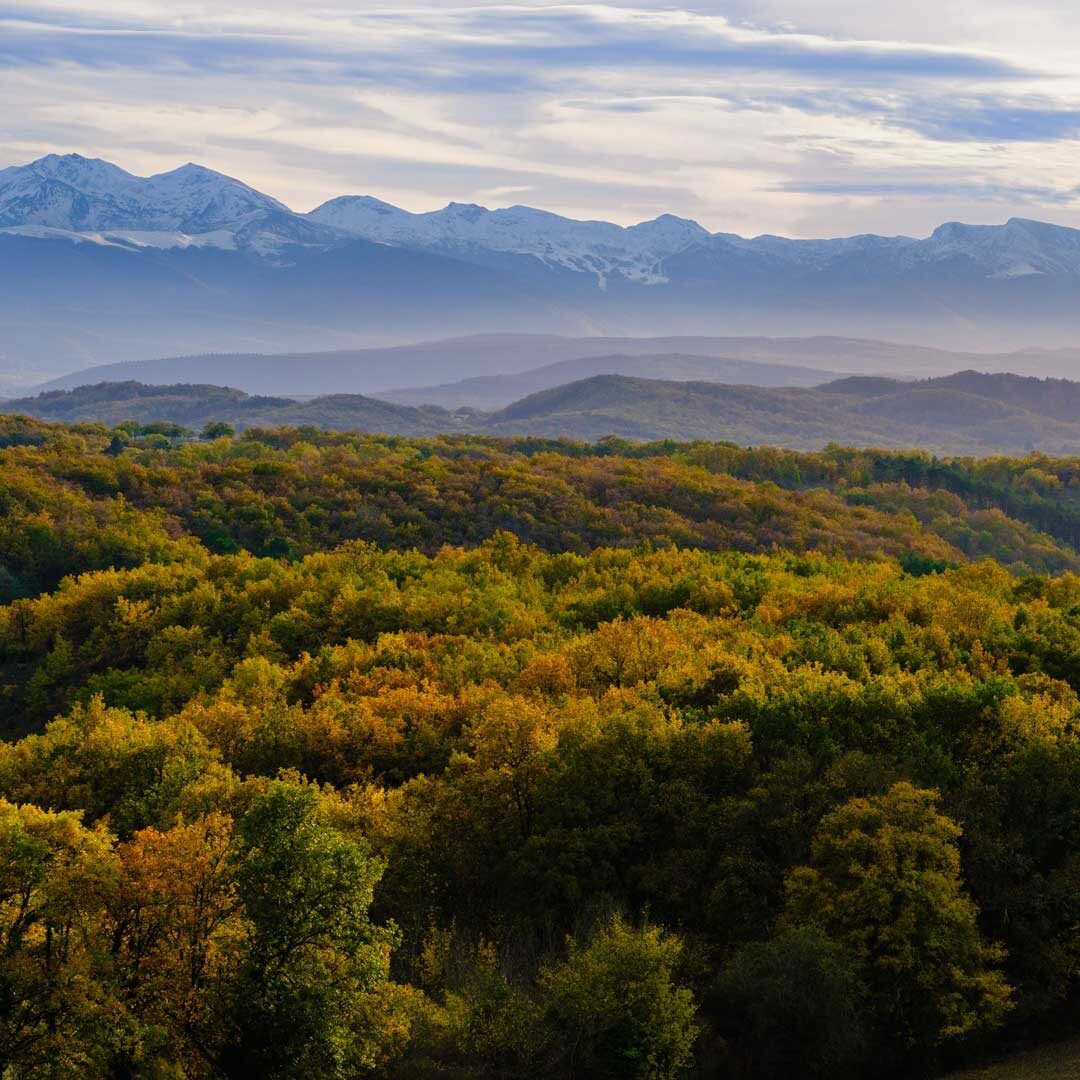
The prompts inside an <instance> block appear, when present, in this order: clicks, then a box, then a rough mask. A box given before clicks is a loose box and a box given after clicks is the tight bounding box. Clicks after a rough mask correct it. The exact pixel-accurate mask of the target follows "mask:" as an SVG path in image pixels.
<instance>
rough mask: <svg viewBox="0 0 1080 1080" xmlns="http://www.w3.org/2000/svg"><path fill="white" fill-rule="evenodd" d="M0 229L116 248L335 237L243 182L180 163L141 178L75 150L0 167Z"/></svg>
mask: <svg viewBox="0 0 1080 1080" xmlns="http://www.w3.org/2000/svg"><path fill="white" fill-rule="evenodd" d="M0 228H3V229H5V230H7V231H12V230H18V231H20V232H21V233H23V235H30V236H33V235H37V236H45V237H47V236H52V237H55V236H57V235H58V234H70V235H71V236H72V237H73V238H77V239H80V240H83V241H87V242H93V243H99V244H113V245H119V246H131V247H135V248H139V247H153V248H183V247H189V246H196V247H223V248H235V247H250V248H251V249H252V250H254V251H256V252H259V253H266V254H268V253H271V252H274V251H276V250H278V249H279V248H280V247H281V246H282V245H283V244H289V243H299V244H311V243H322V244H326V243H332V242H334V241H335V240H336V239H338V237H337V236H335V235H334V233H333V232H332V231H331V230H329V229H326V228H325V227H323V226H320V225H318V224H317V223H314V222H311V221H308V220H307V219H305V218H304V217H302V216H301V215H298V214H294V213H293V212H292V211H291V210H290V209H289V208H288V207H287V206H285V205H284V204H282V203H280V202H278V201H277V199H273V198H271V197H270V196H269V195H264V194H262V192H259V191H256V190H255V189H254V188H251V187H248V185H247V184H244V183H241V181H239V180H234V179H233V178H232V177H229V176H224V175H223V174H221V173H218V172H214V171H213V170H212V169H207V168H204V167H203V166H201V165H193V164H187V165H182V166H181V167H180V168H178V169H173V170H172V171H170V172H165V173H159V174H158V175H156V176H150V177H141V176H134V175H132V174H131V173H128V172H125V171H124V170H123V169H121V168H118V167H117V166H116V165H112V164H110V163H109V162H107V161H100V160H97V159H92V158H85V157H82V156H80V155H79V154H65V155H63V156H60V155H57V154H49V155H48V156H47V157H43V158H40V159H39V160H37V161H34V162H31V163H30V164H29V165H17V166H13V167H11V168H7V169H2V170H0Z"/></svg>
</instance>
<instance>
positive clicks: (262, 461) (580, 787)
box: [0, 417, 1080, 1080]
mask: <svg viewBox="0 0 1080 1080" xmlns="http://www.w3.org/2000/svg"><path fill="white" fill-rule="evenodd" d="M206 434H207V438H205V439H203V440H199V441H190V440H187V439H180V438H178V437H177V433H176V432H171V431H169V430H167V429H166V428H163V427H160V426H159V427H158V429H157V430H153V425H151V426H150V427H149V428H146V427H140V426H139V425H135V424H132V425H127V426H126V427H125V428H122V429H107V428H105V427H102V426H97V425H73V426H66V425H62V424H50V423H45V422H42V421H37V420H31V419H28V418H25V417H22V418H20V417H8V418H4V419H3V420H0V447H2V448H0V601H2V606H0V718H2V724H3V731H2V734H3V739H4V741H3V742H2V743H0V948H2V950H3V961H2V962H0V1073H3V1075H4V1076H5V1077H12V1078H18V1080H22V1078H33V1080H37V1078H53V1077H86V1078H92V1077H94V1078H96V1077H110V1078H117V1080H119V1078H134V1077H147V1078H155V1080H158V1078H160V1080H179V1078H189V1080H195V1078H199V1080H202V1078H207V1080H211V1078H229V1080H231V1078H241V1077H244V1078H246V1077H273V1078H278V1077H280V1078H286V1077H297V1078H300V1077H328V1078H334V1077H337V1078H341V1080H349V1078H360V1077H391V1076H392V1077H404V1078H414V1080H427V1078H437V1077H446V1078H458V1077H481V1078H484V1077H488V1078H502V1077H528V1076H536V1077H566V1078H570V1077H590V1078H591V1077H601V1078H602V1077H612V1078H616V1077H618V1078H624V1077H640V1078H656V1080H665V1078H674V1077H683V1076H687V1077H692V1076H699V1077H718V1078H722V1080H743V1078H762V1080H772V1078H776V1080H781V1078H800V1077H806V1078H820V1080H826V1078H828V1080H844V1078H848V1080H860V1078H870V1077H874V1078H877V1077H897V1078H899V1077H932V1076H936V1075H941V1074H943V1073H944V1072H946V1071H947V1070H949V1069H952V1068H959V1067H962V1066H964V1065H967V1064H971V1063H974V1062H978V1061H980V1060H983V1059H985V1058H987V1057H992V1056H993V1055H995V1054H998V1053H1001V1052H1003V1051H1004V1050H1007V1049H1009V1048H1011V1047H1015V1046H1020V1045H1025V1044H1030V1043H1034V1042H1038V1041H1040V1040H1043V1039H1048V1038H1052V1037H1054V1036H1055V1035H1056V1034H1058V1033H1060V1032H1062V1031H1065V1030H1068V1029H1069V1026H1070V1024H1072V1025H1073V1027H1075V1021H1076V1018H1077V1006H1078V1004H1080V997H1078V987H1077V972H1078V970H1080V929H1078V928H1080V729H1078V721H1080V698H1078V696H1077V695H1078V691H1080V576H1078V574H1080V461H1077V460H1076V459H1053V458H1048V457H1043V456H1037V455H1032V456H1030V457H1027V458H1023V459H1021V458H989V459H938V458H934V457H932V456H930V455H927V454H923V453H893V452H884V451H880V452H879V451H866V450H849V449H844V448H841V447H830V448H829V449H827V450H825V451H822V452H819V453H797V452H793V451H780V450H772V449H767V448H765V449H744V448H740V447H738V446H735V445H732V444H724V443H688V444H678V443H650V444H632V443H624V442H619V441H615V440H606V441H603V442H601V443H599V444H597V445H586V444H579V443H572V442H558V441H544V440H538V439H519V440H496V439H489V438H481V437H475V436H464V435H461V436H444V437H440V438H432V439H402V438H390V437H376V436H363V435H355V434H353V435H349V434H330V433H325V432H319V431H316V430H314V429H306V428H304V429H275V430H257V429H256V430H249V431H247V432H245V433H244V434H243V436H240V437H237V436H233V435H232V434H231V433H229V432H228V430H227V429H218V430H216V431H209V432H207V433H206Z"/></svg>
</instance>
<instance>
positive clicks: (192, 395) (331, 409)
mask: <svg viewBox="0 0 1080 1080" xmlns="http://www.w3.org/2000/svg"><path fill="white" fill-rule="evenodd" d="M3 409H4V411H6V412H9V413H26V414H29V415H30V416H36V417H39V418H41V419H43V420H62V421H65V422H67V423H74V422H77V421H100V422H101V423H104V424H108V425H110V426H115V425H117V424H120V423H122V422H123V421H125V420H136V421H138V422H139V423H150V422H151V421H154V420H170V421H173V422H174V423H177V424H183V425H184V426H185V427H188V428H192V429H198V428H201V427H202V426H204V425H205V424H207V423H209V422H210V421H213V420H224V421H226V422H227V423H230V424H232V425H234V426H235V427H237V428H247V427H259V426H274V427H286V426H290V427H293V426H294V427H300V426H303V425H305V424H310V425H313V426H315V427H322V428H331V429H335V430H357V431H378V432H381V433H383V434H387V435H434V434H438V433H441V432H445V431H454V430H464V428H463V426H462V424H463V421H462V420H459V418H458V417H457V416H455V414H453V413H450V412H447V411H446V410H444V409H424V408H420V409H417V408H412V407H410V406H407V405H394V404H392V403H391V402H388V401H378V400H377V399H375V398H368V397H363V396H361V395H359V394H333V395H328V396H325V397H319V398H312V399H311V400H310V401H295V400H293V399H291V398H285V397H262V396H253V395H249V394H245V393H244V392H243V391H242V390H234V389H232V388H229V387H221V386H210V385H202V384H177V385H175V386H146V385H145V384H143V383H138V382H123V383H98V384H97V385H96V386H82V387H79V388H78V389H77V390H52V391H48V392H46V393H44V394H40V395H38V396H37V397H33V398H21V399H18V400H15V401H5V402H4V403H3Z"/></svg>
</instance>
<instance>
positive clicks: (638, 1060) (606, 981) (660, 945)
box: [540, 918, 698, 1080]
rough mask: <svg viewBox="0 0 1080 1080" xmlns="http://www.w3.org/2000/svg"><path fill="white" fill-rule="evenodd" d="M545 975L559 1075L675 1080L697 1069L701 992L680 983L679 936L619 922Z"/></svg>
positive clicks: (544, 1001)
mask: <svg viewBox="0 0 1080 1080" xmlns="http://www.w3.org/2000/svg"><path fill="white" fill-rule="evenodd" d="M569 949H570V951H569V955H568V956H567V958H566V959H565V960H564V961H563V962H562V963H561V964H555V965H552V966H549V967H546V968H544V969H543V970H542V971H541V973H540V991H541V996H542V1005H543V1007H544V1012H545V1016H546V1019H547V1022H548V1024H549V1025H550V1026H551V1028H552V1033H553V1036H554V1039H555V1044H554V1057H555V1061H556V1069H557V1072H558V1075H566V1076H589V1077H598V1078H599V1077H611V1078H616V1077H619V1078H622V1077H640V1078H642V1080H668V1078H670V1077H676V1076H679V1075H681V1074H682V1073H683V1072H684V1071H685V1070H686V1069H687V1068H688V1067H689V1065H690V1061H691V1055H692V1048H693V1045H694V1040H695V1038H696V1037H697V1030H698V1029H697V1024H696V1022H695V1012H696V1007H695V1004H694V997H693V994H692V993H691V992H690V990H689V989H687V988H686V987H683V986H680V985H679V984H678V982H677V981H676V975H675V968H676V965H677V963H678V961H679V958H680V955H681V953H682V943H681V942H680V941H679V939H678V938H677V937H674V936H672V935H670V934H665V933H664V932H663V931H662V930H660V929H658V928H656V927H644V928H643V929H640V930H639V929H636V928H635V927H632V926H630V925H628V924H627V923H626V922H625V921H623V920H622V919H620V918H614V919H612V920H611V921H610V922H608V923H607V924H606V925H604V926H602V927H601V928H600V930H599V931H598V932H597V933H596V934H595V935H594V937H593V938H592V940H591V941H589V943H588V944H586V945H579V944H577V943H576V942H574V941H571V942H570V946H569Z"/></svg>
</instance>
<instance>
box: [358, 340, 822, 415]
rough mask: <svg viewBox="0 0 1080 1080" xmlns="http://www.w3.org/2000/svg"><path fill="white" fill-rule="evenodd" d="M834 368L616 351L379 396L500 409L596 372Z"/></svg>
mask: <svg viewBox="0 0 1080 1080" xmlns="http://www.w3.org/2000/svg"><path fill="white" fill-rule="evenodd" d="M836 374H837V373H836V372H835V371H826V370H825V369H823V368H814V367H797V366H795V365H793V364H781V363H763V362H761V361H753V360H738V359H734V358H732V357H728V356H693V355H688V354H686V353H661V354H659V355H654V354H650V353H643V354H640V355H633V354H626V353H615V354H613V355H610V356H586V357H581V358H575V359H572V360H560V361H559V362H558V363H556V364H548V365H546V366H545V367H541V368H534V369H532V370H531V371H523V372H522V373H521V374H519V375H481V376H479V377H477V378H474V379H463V380H462V381H460V382H456V383H448V384H444V385H442V386H427V387H418V388H416V389H410V390H392V391H387V392H386V393H381V394H379V396H380V397H382V398H385V399H386V400H387V401H395V402H398V403H399V404H402V405H441V406H443V407H444V408H461V407H469V408H474V409H500V408H503V407H505V406H507V405H510V404H512V403H513V402H515V401H517V400H519V399H520V398H523V397H526V396H527V395H529V394H535V393H537V392H539V391H541V390H550V389H553V388H554V387H557V386H562V385H563V384H565V383H567V382H569V381H572V380H578V379H584V378H588V377H590V376H593V375H629V376H633V377H636V378H641V379H665V380H669V381H672V382H711V383H727V384H729V385H743V386H773V387H781V386H819V385H820V384H821V383H824V382H828V381H830V380H832V379H835V378H836Z"/></svg>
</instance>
